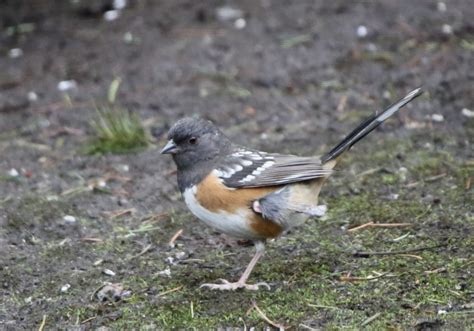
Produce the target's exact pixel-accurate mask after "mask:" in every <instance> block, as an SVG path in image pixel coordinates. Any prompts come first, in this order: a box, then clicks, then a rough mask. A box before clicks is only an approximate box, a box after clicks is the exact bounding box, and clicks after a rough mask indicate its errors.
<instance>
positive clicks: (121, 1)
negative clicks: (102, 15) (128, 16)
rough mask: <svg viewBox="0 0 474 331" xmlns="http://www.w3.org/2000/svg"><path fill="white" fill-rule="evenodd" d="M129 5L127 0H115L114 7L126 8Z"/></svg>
mask: <svg viewBox="0 0 474 331" xmlns="http://www.w3.org/2000/svg"><path fill="white" fill-rule="evenodd" d="M126 6H127V0H114V2H113V4H112V7H114V9H124V8H125V7H126Z"/></svg>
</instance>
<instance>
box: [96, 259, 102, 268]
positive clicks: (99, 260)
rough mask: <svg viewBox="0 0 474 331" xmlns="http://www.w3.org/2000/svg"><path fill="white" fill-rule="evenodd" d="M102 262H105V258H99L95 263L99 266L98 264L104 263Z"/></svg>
mask: <svg viewBox="0 0 474 331" xmlns="http://www.w3.org/2000/svg"><path fill="white" fill-rule="evenodd" d="M102 262H104V260H103V259H98V260H97V261H95V262H94V265H95V266H98V265H100V264H102Z"/></svg>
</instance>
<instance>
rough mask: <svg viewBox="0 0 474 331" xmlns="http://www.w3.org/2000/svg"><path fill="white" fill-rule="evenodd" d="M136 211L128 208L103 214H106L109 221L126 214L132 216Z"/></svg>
mask: <svg viewBox="0 0 474 331" xmlns="http://www.w3.org/2000/svg"><path fill="white" fill-rule="evenodd" d="M136 211H137V210H136V209H135V208H128V209H121V210H117V211H107V212H105V213H104V214H106V215H107V216H108V217H109V218H110V219H114V218H117V217H120V216H123V215H126V214H133V213H134V212H136Z"/></svg>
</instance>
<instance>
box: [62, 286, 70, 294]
mask: <svg viewBox="0 0 474 331" xmlns="http://www.w3.org/2000/svg"><path fill="white" fill-rule="evenodd" d="M70 288H71V285H70V284H64V285H63V286H61V292H63V293H65V292H67V291H68V290H69V289H70Z"/></svg>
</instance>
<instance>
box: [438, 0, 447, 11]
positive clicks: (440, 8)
mask: <svg viewBox="0 0 474 331" xmlns="http://www.w3.org/2000/svg"><path fill="white" fill-rule="evenodd" d="M436 8H437V9H438V11H439V12H441V13H444V12H445V11H446V9H447V7H446V4H445V3H444V2H441V1H440V2H438V4H437V6H436Z"/></svg>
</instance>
